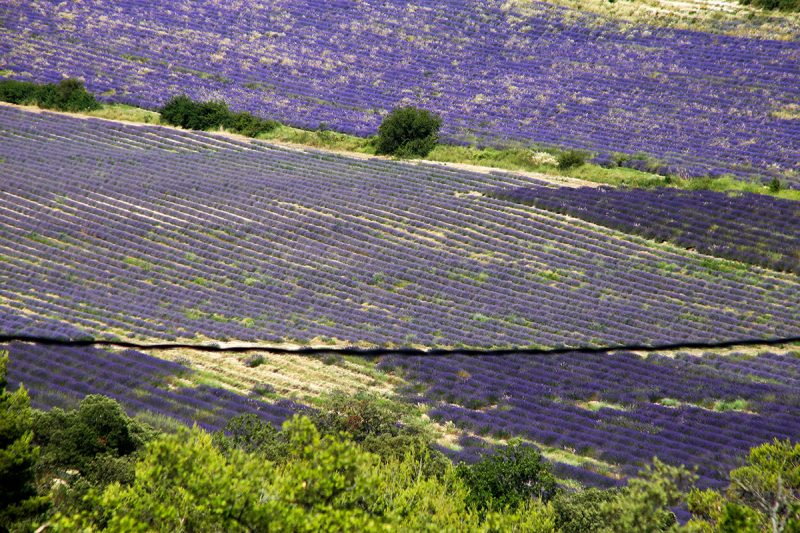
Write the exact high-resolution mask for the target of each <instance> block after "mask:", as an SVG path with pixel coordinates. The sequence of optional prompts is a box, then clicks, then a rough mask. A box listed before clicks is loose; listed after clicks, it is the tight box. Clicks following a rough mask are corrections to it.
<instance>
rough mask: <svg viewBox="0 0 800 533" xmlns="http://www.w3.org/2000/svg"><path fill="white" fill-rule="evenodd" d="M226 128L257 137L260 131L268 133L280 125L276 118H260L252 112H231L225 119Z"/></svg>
mask: <svg viewBox="0 0 800 533" xmlns="http://www.w3.org/2000/svg"><path fill="white" fill-rule="evenodd" d="M224 126H225V128H227V129H229V130H231V131H233V132H235V133H239V134H240V135H246V136H248V137H256V136H257V135H258V134H260V133H267V132H270V131H272V130H274V129H275V128H277V127H278V122H276V121H274V120H267V119H263V118H258V117H256V116H253V115H251V114H250V113H246V112H241V113H230V114H229V115H228V118H227V119H225V123H224Z"/></svg>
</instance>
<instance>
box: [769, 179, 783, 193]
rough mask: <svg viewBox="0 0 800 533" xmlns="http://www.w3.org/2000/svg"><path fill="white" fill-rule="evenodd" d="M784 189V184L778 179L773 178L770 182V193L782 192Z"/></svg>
mask: <svg viewBox="0 0 800 533" xmlns="http://www.w3.org/2000/svg"><path fill="white" fill-rule="evenodd" d="M781 189H783V184H782V183H781V180H779V179H778V178H772V179H771V180H770V182H769V192H780V191H781Z"/></svg>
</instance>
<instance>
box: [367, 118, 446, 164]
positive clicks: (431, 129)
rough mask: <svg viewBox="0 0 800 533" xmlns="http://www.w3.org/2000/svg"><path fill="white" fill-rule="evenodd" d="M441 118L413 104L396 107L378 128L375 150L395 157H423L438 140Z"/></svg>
mask: <svg viewBox="0 0 800 533" xmlns="http://www.w3.org/2000/svg"><path fill="white" fill-rule="evenodd" d="M441 126H442V119H441V118H440V117H439V116H438V115H436V114H434V113H431V112H430V111H427V110H425V109H418V108H416V107H399V108H396V109H394V110H393V111H392V112H391V113H389V115H387V116H386V118H384V119H383V122H382V123H381V125H380V127H379V128H378V140H377V145H376V150H375V151H376V153H378V154H388V155H394V156H397V157H415V156H416V157H425V156H426V155H428V154H429V153H430V152H431V150H433V149H434V147H435V146H436V143H437V142H438V141H439V128H440V127H441Z"/></svg>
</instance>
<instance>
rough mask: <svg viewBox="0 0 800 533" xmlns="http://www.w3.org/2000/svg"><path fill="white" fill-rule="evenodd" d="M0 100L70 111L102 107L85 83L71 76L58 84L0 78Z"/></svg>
mask: <svg viewBox="0 0 800 533" xmlns="http://www.w3.org/2000/svg"><path fill="white" fill-rule="evenodd" d="M0 100H2V101H4V102H9V103H12V104H18V105H37V106H39V107H43V108H45V109H55V110H58V111H69V112H77V111H91V110H93V109H98V108H99V107H100V104H99V103H98V102H97V100H95V98H94V96H93V95H92V94H91V93H89V92H88V91H86V88H84V86H83V83H82V82H81V81H79V80H76V79H71V78H70V79H66V80H61V81H60V82H58V84H54V83H45V84H37V83H33V82H29V81H17V80H0Z"/></svg>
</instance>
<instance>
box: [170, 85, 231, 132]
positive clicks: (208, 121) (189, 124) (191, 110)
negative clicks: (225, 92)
mask: <svg viewBox="0 0 800 533" xmlns="http://www.w3.org/2000/svg"><path fill="white" fill-rule="evenodd" d="M229 117H230V111H228V105H227V104H226V103H225V102H193V101H192V99H191V98H189V97H188V96H186V95H183V94H182V95H180V96H175V97H174V98H171V99H170V100H169V101H168V102H167V103H166V104H165V105H164V107H162V108H161V118H162V119H164V121H165V122H167V123H168V124H172V125H173V126H181V127H183V128H186V129H189V130H210V129H213V128H219V127H220V126H222V125H224V124H225V123H226V122H227V121H228V120H229Z"/></svg>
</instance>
